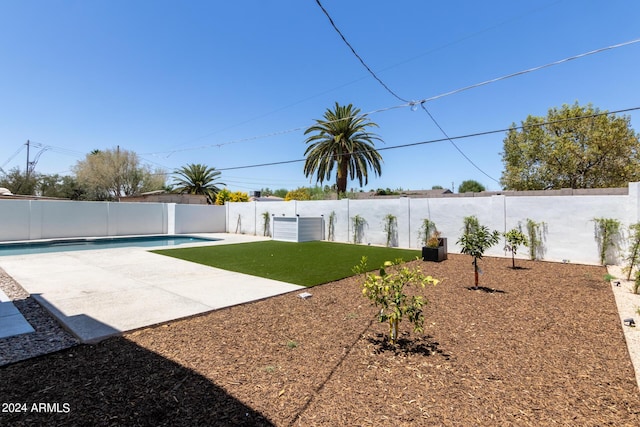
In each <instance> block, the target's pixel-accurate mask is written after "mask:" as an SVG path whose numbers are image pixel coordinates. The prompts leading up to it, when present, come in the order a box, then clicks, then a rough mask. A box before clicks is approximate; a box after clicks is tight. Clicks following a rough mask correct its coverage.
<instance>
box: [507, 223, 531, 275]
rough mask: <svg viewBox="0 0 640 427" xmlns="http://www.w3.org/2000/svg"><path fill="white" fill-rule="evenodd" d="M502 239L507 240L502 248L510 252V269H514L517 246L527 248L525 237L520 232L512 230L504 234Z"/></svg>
mask: <svg viewBox="0 0 640 427" xmlns="http://www.w3.org/2000/svg"><path fill="white" fill-rule="evenodd" d="M504 237H505V239H507V244H506V245H505V247H504V248H505V250H507V251H510V252H511V268H516V252H517V251H518V247H519V246H529V242H528V240H527V236H525V235H524V234H523V233H522V231H520V230H518V229H517V228H514V229H512V230H509V231H507V232H506V233H504Z"/></svg>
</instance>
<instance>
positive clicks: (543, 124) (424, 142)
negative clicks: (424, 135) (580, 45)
mask: <svg viewBox="0 0 640 427" xmlns="http://www.w3.org/2000/svg"><path fill="white" fill-rule="evenodd" d="M637 110H640V107H631V108H625V109H621V110H616V111H607V112H602V113H594V114H588V115H586V116H579V117H568V118H566V119H559V120H552V121H549V122H541V123H534V124H530V125H521V126H511V127H508V128H503V129H496V130H490V131H484V132H476V133H470V134H466V135H459V136H451V137H449V136H447V137H445V138H439V139H431V140H427V141H419V142H411V143H408V144H400V145H393V146H389V147H381V148H377V149H374V148H372V149H369V150H361V151H357V152H356V153H366V152H368V151H371V150H376V151H386V150H395V149H398V148H408V147H415V146H418V145H426V144H433V143H436V142H444V141H452V140H457V139H466V138H474V137H479V136H486V135H492V134H496V133H503V132H509V131H510V130H518V129H520V130H522V129H527V128H533V127H540V126H545V125H550V124H556V123H564V122H570V121H574V120H582V119H590V118H593V117H599V116H608V115H610V114H618V113H626V112H629V111H637ZM347 154H349V153H345V154H343V155H347ZM305 160H306V159H295V160H283V161H279V162H269V163H259V164H253V165H245V166H234V167H228V168H216V170H218V171H227V170H237V169H249V168H257V167H265V166H275V165H283V164H289V163H299V162H304V161H305Z"/></svg>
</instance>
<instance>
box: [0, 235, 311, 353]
mask: <svg viewBox="0 0 640 427" xmlns="http://www.w3.org/2000/svg"><path fill="white" fill-rule="evenodd" d="M200 236H202V237H212V238H218V239H220V240H218V241H215V242H210V243H198V244H190V245H181V247H186V246H203V245H204V246H207V245H219V244H232V243H241V242H248V241H257V240H264V238H260V237H255V236H246V235H235V234H225V233H220V234H217V233H216V234H200ZM149 249H150V248H136V247H131V248H118V249H103V250H87V251H75V252H58V253H49V254H37V255H15V256H4V257H0V267H2V268H3V269H4V270H5V271H6V272H7V273H8V274H9V275H11V276H12V277H13V278H14V279H15V280H16V281H17V282H18V283H19V284H20V285H21V286H22V287H23V288H24V289H25V290H27V291H28V292H29V293H30V294H31V296H32V297H34V298H35V299H36V300H37V301H38V302H39V303H40V304H41V305H43V306H44V307H45V308H46V309H47V310H49V312H50V313H51V314H52V315H53V316H55V317H56V318H57V319H58V320H59V321H60V322H61V323H62V324H63V325H64V326H65V327H66V328H67V329H68V330H69V331H70V332H71V333H73V334H74V335H75V336H76V337H78V339H80V340H81V341H82V342H85V343H86V342H96V341H100V340H102V339H104V338H107V337H109V336H112V335H117V334H119V333H121V332H124V331H130V330H134V329H138V328H142V327H146V326H151V325H154V324H158V323H163V322H167V321H170V320H175V319H179V318H182V317H188V316H192V315H196V314H199V313H204V312H207V311H211V310H216V309H220V308H223V307H228V306H232V305H237V304H242V303H246V302H249V301H255V300H259V299H262V298H267V297H270V296H274V295H278V294H282V293H286V292H292V291H296V290H298V289H302V288H303V287H301V286H298V285H293V284H289V283H283V282H279V281H275V280H270V279H263V278H259V277H254V276H249V275H245V274H240V273H234V272H230V271H225V270H221V269H217V268H212V267H208V266H204V265H200V264H195V263H191V262H188V261H182V260H179V259H175V258H171V257H166V256H162V255H157V254H153V253H150V252H148V250H149ZM164 249H166V248H164ZM2 304H3V305H2V307H3V311H4V307H5V306H4V304H5V302H3V303H2ZM9 304H10V303H9ZM11 305H13V304H11ZM13 308H14V310H15V307H13ZM6 311H7V313H9V311H10V307H8V306H7V310H6ZM15 311H16V312H17V310H15ZM11 313H12V314H13V315H14V316H5V317H3V321H2V327H7V328H11V327H16V325H18V322H20V319H18V317H17V316H15V314H16V313H13V312H11ZM18 314H19V312H18ZM19 317H22V316H21V315H20V316H19ZM5 320H6V322H5ZM22 321H24V318H22ZM25 322H26V321H25ZM14 323H15V325H14ZM20 324H21V325H22V327H25V326H27V325H28V324H27V325H24V323H20ZM20 330H21V331H24V332H19V333H25V332H29V331H28V330H24V329H20ZM0 333H1V330H0Z"/></svg>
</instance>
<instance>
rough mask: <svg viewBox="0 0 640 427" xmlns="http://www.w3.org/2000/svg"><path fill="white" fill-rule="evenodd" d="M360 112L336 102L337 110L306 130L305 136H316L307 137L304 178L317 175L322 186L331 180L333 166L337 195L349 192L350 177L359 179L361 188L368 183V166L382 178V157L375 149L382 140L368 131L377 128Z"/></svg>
mask: <svg viewBox="0 0 640 427" xmlns="http://www.w3.org/2000/svg"><path fill="white" fill-rule="evenodd" d="M359 113H360V109H358V108H354V107H353V105H352V104H349V105H347V106H341V105H339V104H338V103H337V102H336V105H335V109H334V110H333V111H331V109H327V111H326V112H325V113H324V119H323V120H316V124H315V125H313V126H311V127H310V128H309V129H307V130H306V131H305V133H304V134H305V135H307V134H309V133H315V134H314V135H312V136H310V137H308V138H307V140H306V141H305V143H307V144H309V143H311V145H309V146H308V147H307V149H306V151H305V152H304V154H305V156H306V157H307V160H306V161H305V163H304V174H305V176H309V175H313V174H314V173H316V172H317V179H316V182H320V184H322V182H323V181H325V180H327V181H328V180H330V179H331V173H332V171H333V167H334V166H336V169H337V171H336V187H337V190H338V194H341V193H344V192H346V191H347V177H349V178H350V179H354V177H357V178H358V182H359V183H360V186H361V187H362V181H363V179H364V183H365V185H366V184H367V183H368V177H369V176H368V167H369V166H371V168H372V169H373V171H374V173H375V174H376V175H381V173H382V170H381V167H380V163H381V161H382V156H381V155H380V153H378V152H377V151H376V149H375V148H374V140H378V141H382V139H380V138H379V137H378V136H377V135H376V134H373V133H369V132H367V128H368V127H378V125H377V124H375V123H373V122H371V121H369V120H368V119H367V118H366V115H361V116H359V115H358V114H359Z"/></svg>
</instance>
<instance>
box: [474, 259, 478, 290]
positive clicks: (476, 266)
mask: <svg viewBox="0 0 640 427" xmlns="http://www.w3.org/2000/svg"><path fill="white" fill-rule="evenodd" d="M473 271H474V273H475V279H476V287H475V288H476V289H478V259H477V258H474V259H473Z"/></svg>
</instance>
